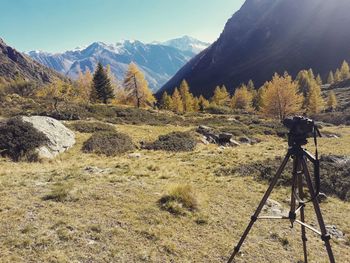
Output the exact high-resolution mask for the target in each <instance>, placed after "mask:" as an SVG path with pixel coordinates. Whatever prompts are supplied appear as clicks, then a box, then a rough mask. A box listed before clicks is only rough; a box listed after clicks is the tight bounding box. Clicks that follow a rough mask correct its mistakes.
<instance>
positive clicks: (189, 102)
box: [180, 80, 193, 112]
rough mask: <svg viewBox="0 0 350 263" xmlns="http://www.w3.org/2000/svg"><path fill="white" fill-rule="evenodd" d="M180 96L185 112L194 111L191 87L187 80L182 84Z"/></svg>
mask: <svg viewBox="0 0 350 263" xmlns="http://www.w3.org/2000/svg"><path fill="white" fill-rule="evenodd" d="M180 95H181V99H182V105H183V110H184V111H185V112H192V111H193V95H192V94H191V93H190V87H189V86H188V83H187V81H186V80H183V81H182V82H181V84H180Z"/></svg>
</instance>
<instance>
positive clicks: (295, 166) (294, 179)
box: [289, 156, 300, 226]
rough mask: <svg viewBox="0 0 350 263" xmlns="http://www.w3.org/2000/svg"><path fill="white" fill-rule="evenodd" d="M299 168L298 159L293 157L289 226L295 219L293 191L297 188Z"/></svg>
mask: <svg viewBox="0 0 350 263" xmlns="http://www.w3.org/2000/svg"><path fill="white" fill-rule="evenodd" d="M299 166H300V163H299V160H298V158H297V157H296V156H295V157H294V159H293V172H292V176H293V177H292V195H291V201H290V204H291V205H290V211H289V218H290V221H291V224H292V226H293V224H294V221H295V219H296V213H295V209H296V197H295V191H296V187H297V181H298V180H297V179H298V167H299Z"/></svg>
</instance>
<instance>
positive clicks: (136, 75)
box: [124, 63, 156, 108]
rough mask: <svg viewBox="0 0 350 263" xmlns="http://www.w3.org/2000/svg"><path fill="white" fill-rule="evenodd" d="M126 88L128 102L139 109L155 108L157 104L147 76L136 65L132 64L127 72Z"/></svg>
mask: <svg viewBox="0 0 350 263" xmlns="http://www.w3.org/2000/svg"><path fill="white" fill-rule="evenodd" d="M124 87H125V91H126V93H127V98H128V101H129V102H130V103H131V104H132V105H135V106H136V107H137V108H141V107H153V105H154V103H155V102H156V99H155V97H154V96H153V93H152V91H151V90H150V88H149V87H148V82H147V80H146V79H145V75H144V74H143V73H142V72H141V71H140V69H139V68H138V67H137V65H136V64H135V63H131V64H130V65H129V68H128V70H127V72H126V75H125V79H124Z"/></svg>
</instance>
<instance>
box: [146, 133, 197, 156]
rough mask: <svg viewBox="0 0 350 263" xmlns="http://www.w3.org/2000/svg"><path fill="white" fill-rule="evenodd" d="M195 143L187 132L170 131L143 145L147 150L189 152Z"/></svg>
mask: <svg viewBox="0 0 350 263" xmlns="http://www.w3.org/2000/svg"><path fill="white" fill-rule="evenodd" d="M196 145H197V141H196V139H195V138H194V137H193V136H192V135H191V134H190V133H188V132H172V133H169V134H167V135H162V136H159V138H158V140H157V141H155V142H153V143H149V144H147V145H145V147H144V148H145V149H148V150H162V151H169V152H190V151H193V150H194V148H195V147H196Z"/></svg>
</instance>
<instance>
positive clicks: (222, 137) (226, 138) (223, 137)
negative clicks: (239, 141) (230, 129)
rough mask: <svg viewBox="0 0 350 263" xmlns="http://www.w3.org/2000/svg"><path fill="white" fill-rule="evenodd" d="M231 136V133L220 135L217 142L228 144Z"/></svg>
mask: <svg viewBox="0 0 350 263" xmlns="http://www.w3.org/2000/svg"><path fill="white" fill-rule="evenodd" d="M232 136H233V135H232V134H231V133H220V134H219V140H220V142H223V143H228V142H230V140H231V139H232Z"/></svg>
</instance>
